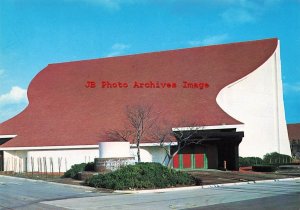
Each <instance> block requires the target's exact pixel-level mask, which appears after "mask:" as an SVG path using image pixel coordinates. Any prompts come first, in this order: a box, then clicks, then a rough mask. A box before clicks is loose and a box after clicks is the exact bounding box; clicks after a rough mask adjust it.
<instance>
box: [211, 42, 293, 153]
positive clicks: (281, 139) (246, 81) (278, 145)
mask: <svg viewBox="0 0 300 210" xmlns="http://www.w3.org/2000/svg"><path fill="white" fill-rule="evenodd" d="M278 46H279V44H278ZM279 53H280V51H279V47H278V48H277V49H276V51H275V53H274V54H273V55H272V56H271V57H270V58H269V59H268V60H267V61H266V62H265V63H264V64H263V65H261V66H260V67H258V68H257V69H256V70H255V71H254V72H252V73H250V74H249V75H247V76H246V77H244V78H242V79H241V80H239V81H237V82H235V83H232V84H230V85H228V86H226V87H225V88H223V89H222V90H221V91H220V93H219V94H218V96H217V99H216V100H217V103H218V104H219V106H220V107H221V108H222V109H223V110H224V111H225V112H226V113H228V114H229V115H230V116H232V117H233V118H235V119H237V120H239V121H240V122H243V123H244V124H245V126H244V134H245V137H244V138H243V140H242V143H241V144H240V156H244V157H245V156H258V157H262V156H263V155H265V154H266V153H270V152H279V153H282V154H287V155H291V151H290V145H289V140H288V135H287V127H286V121H285V113H284V104H283V94H282V80H281V68H280V55H279Z"/></svg>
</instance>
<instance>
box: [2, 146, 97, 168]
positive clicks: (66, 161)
mask: <svg viewBox="0 0 300 210" xmlns="http://www.w3.org/2000/svg"><path fill="white" fill-rule="evenodd" d="M96 157H99V150H98V149H97V148H96V149H70V150H68V149H53V150H31V151H24V150H22V151H4V170H5V171H16V172H22V171H26V170H25V166H26V165H27V171H28V172H31V171H32V166H33V171H35V172H37V171H39V172H45V164H46V166H47V167H46V169H47V172H51V171H52V167H51V165H53V171H54V172H59V160H60V162H61V166H60V171H61V172H65V171H67V170H68V169H70V167H71V166H72V165H74V164H78V163H87V162H94V158H96ZM51 160H52V163H53V164H51ZM26 161H27V164H26ZM32 163H33V164H32Z"/></svg>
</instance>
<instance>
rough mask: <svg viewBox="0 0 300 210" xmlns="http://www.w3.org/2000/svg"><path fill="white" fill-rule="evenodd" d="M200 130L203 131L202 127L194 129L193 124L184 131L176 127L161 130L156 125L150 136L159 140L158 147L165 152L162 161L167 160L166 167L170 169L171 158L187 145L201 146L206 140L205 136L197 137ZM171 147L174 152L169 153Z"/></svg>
mask: <svg viewBox="0 0 300 210" xmlns="http://www.w3.org/2000/svg"><path fill="white" fill-rule="evenodd" d="M163 124H167V125H170V124H169V123H163ZM160 125H161V124H160ZM181 125H182V124H181ZM200 130H203V127H196V126H194V124H192V125H191V126H189V127H185V128H184V129H182V128H178V126H176V127H175V128H172V127H170V126H169V127H165V128H161V127H160V126H159V125H156V127H155V129H154V130H153V132H152V134H153V136H154V138H155V139H158V140H159V144H160V147H161V148H163V149H164V150H165V152H166V157H165V159H164V161H165V160H166V159H167V166H168V167H170V164H171V162H172V160H173V158H174V157H175V156H176V155H177V154H178V153H179V152H180V151H182V150H183V148H185V147H186V146H187V145H190V144H201V143H202V142H203V141H204V140H205V139H207V138H208V136H207V135H206V134H201V135H199V133H200ZM172 146H175V147H174V148H175V150H174V151H173V152H172V151H171V147H172ZM164 161H163V162H164Z"/></svg>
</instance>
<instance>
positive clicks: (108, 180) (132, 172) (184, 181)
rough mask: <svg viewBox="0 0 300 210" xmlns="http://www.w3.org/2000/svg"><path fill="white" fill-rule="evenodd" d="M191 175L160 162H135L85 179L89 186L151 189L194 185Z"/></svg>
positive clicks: (117, 188)
mask: <svg viewBox="0 0 300 210" xmlns="http://www.w3.org/2000/svg"><path fill="white" fill-rule="evenodd" d="M196 181H198V182H199V180H195V178H193V177H192V176H191V175H189V174H187V173H184V172H180V171H176V170H174V169H170V168H168V167H165V166H163V165H161V164H160V163H137V164H136V165H128V166H124V167H122V168H121V169H119V170H116V171H114V172H110V173H107V174H98V175H95V176H93V177H91V178H89V179H87V180H86V184H87V185H89V186H91V187H97V188H98V187H101V188H108V189H113V190H124V189H153V188H165V187H172V186H177V185H195V184H196Z"/></svg>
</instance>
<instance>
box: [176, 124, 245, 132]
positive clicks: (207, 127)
mask: <svg viewBox="0 0 300 210" xmlns="http://www.w3.org/2000/svg"><path fill="white" fill-rule="evenodd" d="M219 129H236V131H237V132H238V131H244V124H236V125H205V126H191V127H177V128H172V131H196V130H199V131H201V130H219Z"/></svg>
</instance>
